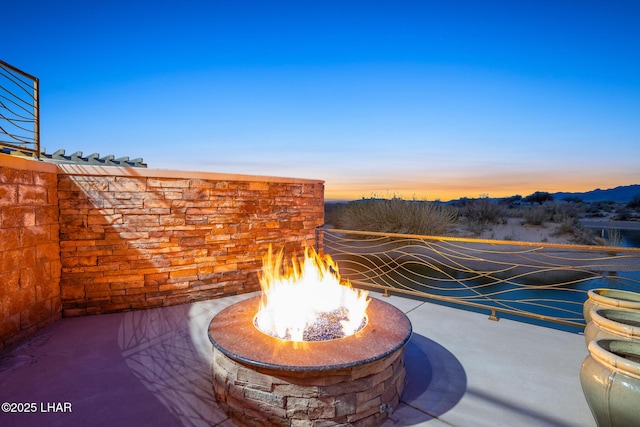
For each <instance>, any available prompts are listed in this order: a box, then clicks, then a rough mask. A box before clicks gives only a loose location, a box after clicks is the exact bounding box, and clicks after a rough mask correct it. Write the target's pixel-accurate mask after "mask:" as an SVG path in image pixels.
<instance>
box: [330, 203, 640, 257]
mask: <svg viewBox="0 0 640 427" xmlns="http://www.w3.org/2000/svg"><path fill="white" fill-rule="evenodd" d="M585 219H587V220H598V219H611V220H615V221H640V195H638V196H636V197H635V198H634V199H633V200H632V201H630V202H629V203H626V204H623V203H614V202H607V201H604V202H592V203H587V202H583V201H582V200H580V199H579V198H571V197H567V198H566V199H563V200H554V198H553V196H552V195H551V194H549V193H544V192H535V193H533V194H531V195H529V196H526V197H521V196H513V197H509V198H503V199H491V198H489V197H488V196H483V197H480V198H477V199H460V200H457V201H454V202H449V203H441V202H429V201H419V200H404V199H402V198H401V197H395V196H394V197H391V198H378V197H372V198H363V199H361V200H357V201H353V202H349V203H341V204H327V207H326V215H325V222H326V223H327V224H329V225H331V226H333V227H336V228H341V229H350V230H363V231H379V232H389V233H406V234H420V235H432V236H438V235H443V236H444V235H446V236H457V237H481V238H490V239H498V240H528V239H526V238H524V237H522V235H519V234H518V233H516V232H511V234H509V232H507V231H502V233H503V234H501V235H500V234H498V233H500V232H496V231H494V230H503V229H504V230H507V229H509V230H513V229H516V228H517V229H518V230H526V231H529V232H530V233H529V234H531V232H534V234H535V232H537V233H538V235H539V236H542V237H540V239H539V240H540V241H543V242H544V241H548V239H551V240H552V241H556V242H558V241H562V242H567V243H574V244H586V245H607V246H618V245H619V244H620V240H621V237H620V232H619V230H615V229H604V228H603V229H600V230H593V229H591V228H586V227H583V226H582V225H581V220H585Z"/></svg>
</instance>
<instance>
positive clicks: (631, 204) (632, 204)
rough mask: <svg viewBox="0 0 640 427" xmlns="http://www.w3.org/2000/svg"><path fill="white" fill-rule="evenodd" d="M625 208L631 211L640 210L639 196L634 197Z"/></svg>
mask: <svg viewBox="0 0 640 427" xmlns="http://www.w3.org/2000/svg"><path fill="white" fill-rule="evenodd" d="M627 207H628V208H631V209H638V208H640V194H638V195H636V196H635V197H634V198H633V199H631V201H630V202H629V203H627Z"/></svg>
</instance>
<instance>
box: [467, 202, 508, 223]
mask: <svg viewBox="0 0 640 427" xmlns="http://www.w3.org/2000/svg"><path fill="white" fill-rule="evenodd" d="M460 214H461V215H464V216H465V217H466V218H467V220H468V221H469V222H470V223H477V224H481V225H485V224H500V223H504V222H505V217H506V216H507V211H506V209H505V207H504V206H502V205H500V204H499V203H497V202H494V201H492V200H491V199H489V198H486V197H485V198H481V199H472V200H468V201H467V202H466V203H465V204H464V205H463V206H462V208H461V209H460Z"/></svg>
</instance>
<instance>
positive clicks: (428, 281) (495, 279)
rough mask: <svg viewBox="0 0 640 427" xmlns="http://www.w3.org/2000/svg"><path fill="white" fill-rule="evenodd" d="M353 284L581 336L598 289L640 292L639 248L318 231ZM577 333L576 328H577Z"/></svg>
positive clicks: (319, 238)
mask: <svg viewBox="0 0 640 427" xmlns="http://www.w3.org/2000/svg"><path fill="white" fill-rule="evenodd" d="M316 242H317V246H318V247H317V250H319V251H323V252H324V253H327V254H329V255H331V257H332V258H333V259H334V260H335V261H336V262H337V264H338V267H339V269H340V275H341V277H342V278H343V279H348V280H349V281H350V282H351V283H352V284H353V285H355V286H361V287H366V288H372V289H377V290H381V291H383V292H384V293H385V295H386V294H388V292H389V291H392V292H394V293H400V294H405V295H409V296H412V297H419V298H425V299H428V300H433V301H436V302H439V303H443V304H446V305H453V306H456V307H459V308H468V309H471V310H474V311H481V312H488V313H490V316H489V318H490V319H493V320H497V316H498V313H500V315H501V316H503V317H506V318H513V319H516V320H524V319H523V318H527V319H528V321H530V322H531V321H532V322H533V323H540V324H543V325H547V326H551V325H550V324H547V322H552V324H555V325H556V326H557V325H562V327H566V328H564V329H567V330H575V331H579V330H580V329H581V328H583V327H584V326H585V324H584V319H583V314H582V306H583V304H584V301H585V300H586V299H587V291H588V290H589V289H594V288H612V289H623V290H630V291H634V292H640V249H637V248H622V247H610V246H608V247H604V246H582V245H564V244H550V243H546V244H545V243H533V242H515V241H499V240H481V239H466V238H454V237H439V236H417V235H409V234H395V233H378V232H364V231H354V230H338V229H329V228H325V227H321V228H318V229H317V231H316ZM576 328H577V329H576Z"/></svg>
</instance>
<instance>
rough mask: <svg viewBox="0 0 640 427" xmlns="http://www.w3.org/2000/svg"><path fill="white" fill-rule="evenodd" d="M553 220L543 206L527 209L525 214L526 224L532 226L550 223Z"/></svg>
mask: <svg viewBox="0 0 640 427" xmlns="http://www.w3.org/2000/svg"><path fill="white" fill-rule="evenodd" d="M550 219H551V218H550V216H549V214H548V212H547V210H546V209H544V208H543V207H542V206H536V207H533V208H531V209H527V210H525V212H524V222H525V223H527V224H531V225H542V224H543V223H545V222H547V221H549V220H550Z"/></svg>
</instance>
